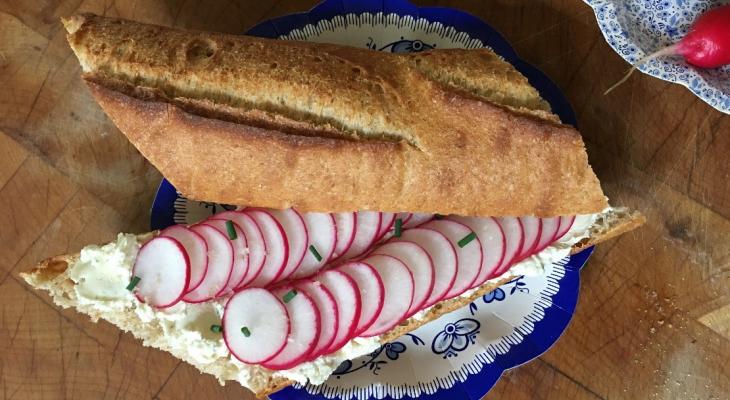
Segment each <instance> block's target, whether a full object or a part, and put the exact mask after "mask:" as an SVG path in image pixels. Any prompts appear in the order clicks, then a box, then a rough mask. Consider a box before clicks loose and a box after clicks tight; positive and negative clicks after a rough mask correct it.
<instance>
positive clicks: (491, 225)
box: [448, 216, 505, 286]
mask: <svg viewBox="0 0 730 400" xmlns="http://www.w3.org/2000/svg"><path fill="white" fill-rule="evenodd" d="M448 219H450V220H453V221H456V222H461V223H462V224H464V225H466V226H468V227H469V228H471V230H472V231H474V233H476V234H477V237H478V238H479V241H480V242H481V243H482V251H483V253H482V254H483V257H484V258H483V260H482V271H480V272H479V277H478V278H477V281H476V282H475V285H477V286H479V285H481V284H482V283H484V281H486V280H487V279H491V278H494V277H495V276H497V275H496V272H497V269H498V268H499V266H500V265H501V264H502V260H503V259H504V248H505V240H504V233H503V232H502V227H501V226H499V224H498V223H497V221H496V220H495V219H494V218H477V217H460V216H450V217H449V218H448ZM485 277H486V279H485Z"/></svg>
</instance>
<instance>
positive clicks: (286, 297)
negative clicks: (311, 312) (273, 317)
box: [282, 289, 297, 303]
mask: <svg viewBox="0 0 730 400" xmlns="http://www.w3.org/2000/svg"><path fill="white" fill-rule="evenodd" d="M296 295H297V291H296V290H294V289H292V290H290V291H288V292H286V294H285V295H284V297H282V300H284V303H288V302H290V301H291V299H293V298H294V296H296Z"/></svg>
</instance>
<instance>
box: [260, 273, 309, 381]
mask: <svg viewBox="0 0 730 400" xmlns="http://www.w3.org/2000/svg"><path fill="white" fill-rule="evenodd" d="M271 293H272V294H273V295H274V296H276V297H278V298H279V299H283V300H282V301H283V302H284V307H286V311H287V313H288V314H289V326H290V331H289V337H288V338H287V340H286V345H284V348H283V349H282V350H281V351H280V352H279V353H278V354H277V355H275V356H274V357H273V358H271V359H269V360H267V361H264V362H262V363H261V365H262V366H263V367H266V368H268V369H273V370H282V369H289V368H292V367H294V366H296V365H298V364H300V363H301V362H302V361H304V360H305V359H306V358H307V356H308V355H309V354H310V353H311V352H312V350H313V349H314V347H315V345H316V344H317V339H319V332H320V326H321V324H320V316H319V309H317V306H316V305H315V304H314V301H313V300H312V298H311V297H309V295H308V294H307V293H306V292H299V291H297V289H296V288H294V287H291V286H285V287H281V288H278V289H274V290H272V291H271ZM287 300H288V301H287Z"/></svg>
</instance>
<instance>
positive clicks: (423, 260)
mask: <svg viewBox="0 0 730 400" xmlns="http://www.w3.org/2000/svg"><path fill="white" fill-rule="evenodd" d="M371 254H372V255H376V254H384V255H389V256H393V257H395V258H397V259H399V260H401V261H403V263H404V264H405V265H406V267H408V269H409V270H410V271H411V274H412V275H413V284H414V288H413V303H412V304H411V308H410V309H409V310H408V312H407V313H406V314H407V315H408V316H410V315H413V314H414V313H416V312H417V311H419V310H420V309H421V308H423V307H424V304H425V303H426V301H427V300H428V298H429V296H431V292H433V286H434V280H435V272H434V266H433V261H431V256H429V255H428V253H427V252H426V250H424V249H423V247H421V246H420V245H418V244H416V243H415V242H409V241H403V240H400V241H397V242H389V243H385V244H383V245H381V246H378V247H377V248H375V249H374V250H373V252H372V253H371Z"/></svg>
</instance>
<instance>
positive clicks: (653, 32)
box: [584, 0, 730, 114]
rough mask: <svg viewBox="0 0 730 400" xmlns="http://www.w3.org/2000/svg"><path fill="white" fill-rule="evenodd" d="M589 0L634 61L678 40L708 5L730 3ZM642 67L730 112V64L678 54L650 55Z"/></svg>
mask: <svg viewBox="0 0 730 400" xmlns="http://www.w3.org/2000/svg"><path fill="white" fill-rule="evenodd" d="M584 1H585V2H586V3H588V5H590V6H591V7H593V10H594V12H595V14H596V19H597V20H598V26H599V27H600V28H601V31H602V32H603V36H604V37H605V38H606V41H607V42H608V44H609V45H610V46H611V47H612V48H613V49H614V50H615V51H616V52H617V53H618V54H619V55H620V56H621V57H623V59H624V60H626V61H627V62H629V63H630V64H634V63H635V62H636V61H638V60H640V59H641V58H642V57H644V56H645V55H647V54H651V53H653V52H655V51H657V50H659V49H661V48H663V47H666V46H668V45H671V44H673V43H676V42H678V41H679V40H680V39H681V38H682V37H683V36H684V35H685V34H686V33H687V31H688V30H689V28H690V26H691V25H692V22H694V21H695V20H696V19H697V17H698V16H699V15H701V14H702V13H703V12H705V11H706V10H707V9H709V8H711V7H715V6H717V5H720V4H727V3H730V1H728V0H719V1H718V0H584ZM639 70H641V71H642V72H644V73H647V74H649V75H651V76H653V77H656V78H659V79H662V80H665V81H668V82H674V83H679V84H680V85H683V86H685V87H686V88H687V89H689V90H690V91H691V92H692V93H694V94H695V95H696V96H697V97H699V98H700V99H702V100H704V101H705V102H706V103H707V104H709V105H711V106H712V107H714V108H716V109H718V110H719V111H722V112H724V113H727V114H730V66H724V67H722V68H717V69H701V68H697V67H693V66H691V65H689V64H688V63H687V62H685V61H684V60H683V59H682V58H681V57H678V56H677V57H660V58H658V59H655V60H652V61H649V62H647V63H645V64H643V65H640V66H639ZM619 78H620V77H616V80H618V79H619Z"/></svg>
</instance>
